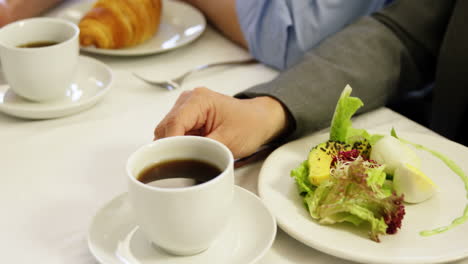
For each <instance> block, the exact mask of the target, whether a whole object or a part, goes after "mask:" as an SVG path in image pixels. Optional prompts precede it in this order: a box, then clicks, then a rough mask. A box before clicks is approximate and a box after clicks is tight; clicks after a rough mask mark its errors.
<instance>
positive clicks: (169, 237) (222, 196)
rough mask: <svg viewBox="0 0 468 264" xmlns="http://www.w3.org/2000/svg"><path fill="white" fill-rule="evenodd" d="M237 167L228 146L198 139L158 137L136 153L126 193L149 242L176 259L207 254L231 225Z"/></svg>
mask: <svg viewBox="0 0 468 264" xmlns="http://www.w3.org/2000/svg"><path fill="white" fill-rule="evenodd" d="M233 164H234V158H233V156H232V153H231V152H230V151H229V149H228V148H227V147H226V146H224V145H223V144H221V143H219V142H218V141H215V140H212V139H209V138H204V137H197V136H178V137H170V138H164V139H159V140H157V141H154V142H152V143H150V144H148V145H145V146H143V147H141V148H140V149H138V150H137V151H136V152H134V153H133V154H132V155H131V156H130V158H129V159H128V162H127V175H128V191H129V192H128V195H129V200H130V204H131V205H132V208H133V212H134V215H135V221H136V222H137V224H138V225H139V227H140V228H141V229H142V231H143V232H144V234H145V235H146V236H147V238H148V240H150V241H152V242H153V243H154V244H155V245H156V246H159V247H160V248H162V249H164V250H166V251H167V252H169V253H172V254H176V255H193V254H197V253H200V252H202V251H204V250H206V249H207V248H208V247H209V246H210V245H211V244H212V243H213V242H214V241H215V240H216V238H217V237H218V236H219V235H220V234H221V232H222V231H223V230H224V228H225V226H226V225H227V224H228V221H229V216H230V215H229V213H230V211H231V210H232V209H231V208H230V206H231V202H232V199H233V194H234V166H233Z"/></svg>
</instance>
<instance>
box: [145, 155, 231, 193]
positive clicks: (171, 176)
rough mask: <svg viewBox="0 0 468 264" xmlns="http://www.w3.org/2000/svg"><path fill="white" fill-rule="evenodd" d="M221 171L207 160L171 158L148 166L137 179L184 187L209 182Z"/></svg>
mask: <svg viewBox="0 0 468 264" xmlns="http://www.w3.org/2000/svg"><path fill="white" fill-rule="evenodd" d="M221 172H222V171H221V170H220V169H219V168H218V167H216V166H214V165H212V164H210V163H207V162H205V161H200V160H194V159H180V160H169V161H165V162H161V163H157V164H155V165H152V166H150V167H148V168H146V169H145V170H143V171H142V172H141V173H140V174H139V175H138V177H137V180H139V181H140V182H142V183H145V184H151V185H154V186H159V187H184V186H192V185H197V184H201V183H204V182H207V181H209V180H211V179H213V178H215V177H216V176H218V175H219V174H221ZM158 182H159V183H158ZM163 182H168V183H169V184H165V183H163Z"/></svg>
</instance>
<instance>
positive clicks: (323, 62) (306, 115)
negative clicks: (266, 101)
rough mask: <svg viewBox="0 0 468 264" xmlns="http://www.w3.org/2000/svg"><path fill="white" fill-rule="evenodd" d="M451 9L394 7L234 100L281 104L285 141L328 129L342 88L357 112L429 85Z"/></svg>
mask: <svg viewBox="0 0 468 264" xmlns="http://www.w3.org/2000/svg"><path fill="white" fill-rule="evenodd" d="M451 7H452V1H446V0H444V1H440V0H421V1H407V0H403V1H399V2H398V1H397V2H395V3H394V4H393V5H391V6H389V8H387V9H385V10H384V11H382V12H380V13H377V14H375V15H373V16H372V17H365V18H363V19H361V20H359V21H357V22H355V23H354V24H352V25H350V26H348V27H346V28H345V29H344V30H342V31H341V32H339V33H337V34H335V35H334V36H332V37H330V38H328V39H326V40H324V41H323V42H322V43H321V44H320V45H319V46H318V47H317V48H316V49H314V50H311V51H309V52H308V53H307V54H306V56H305V57H304V58H303V60H302V61H301V62H300V63H299V64H297V65H296V66H294V67H292V68H291V69H289V70H287V71H285V72H283V73H281V74H280V75H279V76H278V77H277V78H276V79H274V80H273V81H271V82H268V83H265V84H261V85H258V86H255V87H252V88H250V89H248V90H246V91H244V92H243V93H241V94H238V95H236V96H237V97H240V98H250V97H257V96H264V95H267V96H271V97H274V98H276V99H278V100H279V101H280V102H282V103H283V105H284V106H285V108H286V109H287V110H288V112H289V114H290V118H291V128H292V129H291V131H292V132H291V133H290V136H289V137H288V139H292V138H295V137H299V136H302V135H304V134H306V133H310V132H313V131H315V130H318V129H322V128H325V127H327V126H329V124H330V121H331V118H332V116H333V112H334V108H335V104H336V102H337V100H338V97H339V95H340V93H341V91H342V90H343V88H344V87H345V86H346V84H350V85H351V87H352V88H353V93H352V95H354V96H357V97H359V98H361V99H362V100H363V102H364V104H365V105H364V107H363V108H362V109H361V110H360V112H364V111H369V110H371V109H374V108H377V107H380V106H383V105H385V104H386V103H387V102H389V100H392V98H395V97H398V96H401V94H402V93H404V92H408V91H411V90H415V89H418V88H421V87H423V86H424V85H425V84H427V83H428V82H430V81H431V78H433V72H434V67H435V62H436V58H437V53H438V48H439V47H440V43H437V42H440V39H441V38H442V36H443V33H444V30H445V23H447V20H448V16H449V14H450V11H451ZM408 12H410V13H408ZM408 15H410V18H411V19H409V20H408ZM418 19H419V20H418ZM415 20H417V21H418V22H417V23H416V22H414V21H415ZM428 29H430V30H429V31H428Z"/></svg>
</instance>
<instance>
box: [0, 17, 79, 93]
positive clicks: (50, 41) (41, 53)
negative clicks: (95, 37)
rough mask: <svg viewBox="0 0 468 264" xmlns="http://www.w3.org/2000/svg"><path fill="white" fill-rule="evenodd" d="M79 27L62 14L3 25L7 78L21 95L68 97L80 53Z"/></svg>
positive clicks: (0, 39) (0, 49)
mask: <svg viewBox="0 0 468 264" xmlns="http://www.w3.org/2000/svg"><path fill="white" fill-rule="evenodd" d="M78 37H79V28H78V27H77V26H76V25H75V24H73V23H71V22H69V21H66V20H63V19H58V18H46V17H40V18H30V19H25V20H21V21H17V22H14V23H11V24H8V25H6V26H4V27H3V28H1V29H0V59H1V62H2V69H3V73H4V75H5V79H6V81H7V82H8V84H9V85H10V88H11V89H12V90H13V91H14V92H15V93H16V94H17V95H19V96H21V97H24V98H26V99H29V100H32V101H38V102H44V101H50V100H55V99H59V98H61V97H65V95H66V91H67V90H68V88H69V86H70V83H71V81H72V78H73V75H74V73H75V68H76V66H77V63H78V57H79V38H78Z"/></svg>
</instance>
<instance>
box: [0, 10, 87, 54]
mask: <svg viewBox="0 0 468 264" xmlns="http://www.w3.org/2000/svg"><path fill="white" fill-rule="evenodd" d="M34 21H49V22H53V23H60V24H63V25H67V26H69V27H70V28H72V29H73V31H74V32H73V35H72V36H71V37H69V38H68V39H67V40H65V41H62V42H60V43H57V44H55V45H52V46H48V47H40V48H28V49H25V48H19V47H17V46H11V45H6V44H5V43H4V42H3V41H1V40H0V46H3V47H4V48H8V49H12V50H21V51H24V52H35V51H37V50H39V49H47V48H49V49H51V48H55V47H58V46H62V45H65V44H67V43H69V42H71V41H75V39H77V38H78V36H79V34H80V28H79V27H78V25H76V24H75V23H73V22H70V21H68V20H65V19H61V18H54V17H33V18H26V19H21V20H18V21H15V22H12V23H9V24H7V25H5V26H3V27H2V28H0V36H1V34H2V32H3V31H6V30H8V29H9V28H12V27H15V26H18V24H21V23H34ZM0 39H1V38H0Z"/></svg>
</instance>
